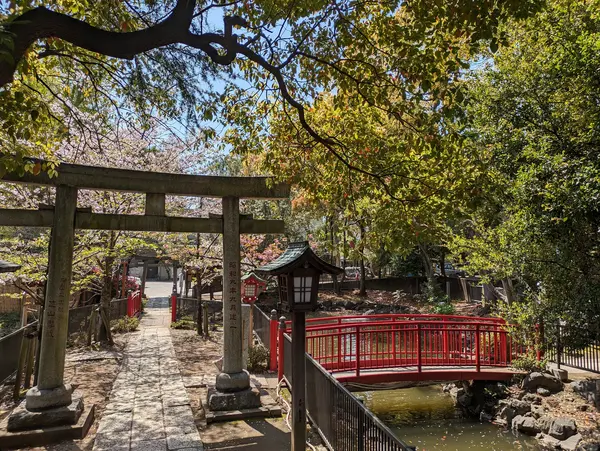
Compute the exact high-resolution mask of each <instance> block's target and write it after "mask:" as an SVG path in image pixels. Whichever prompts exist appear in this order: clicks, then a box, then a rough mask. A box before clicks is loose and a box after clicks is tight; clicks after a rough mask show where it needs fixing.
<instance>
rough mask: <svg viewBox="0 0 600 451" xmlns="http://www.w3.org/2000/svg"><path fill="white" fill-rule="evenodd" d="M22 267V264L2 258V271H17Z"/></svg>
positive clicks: (0, 265) (0, 267)
mask: <svg viewBox="0 0 600 451" xmlns="http://www.w3.org/2000/svg"><path fill="white" fill-rule="evenodd" d="M19 269H21V265H17V264H16V263H11V262H7V261H5V260H0V272H15V271H18V270H19Z"/></svg>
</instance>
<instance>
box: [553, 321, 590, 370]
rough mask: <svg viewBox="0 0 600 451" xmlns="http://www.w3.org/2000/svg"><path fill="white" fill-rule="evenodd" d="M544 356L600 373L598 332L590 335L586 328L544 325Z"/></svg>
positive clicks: (557, 361) (563, 363)
mask: <svg viewBox="0 0 600 451" xmlns="http://www.w3.org/2000/svg"><path fill="white" fill-rule="evenodd" d="M544 341H545V344H546V349H545V351H546V358H547V359H548V360H549V361H551V362H554V363H556V364H557V366H558V367H559V368H560V366H561V365H566V366H570V367H573V368H579V369H582V370H586V371H591V372H594V373H600V333H596V334H592V335H591V336H590V334H589V330H588V329H587V328H573V327H569V326H566V325H555V326H552V327H548V326H546V330H545V337H544Z"/></svg>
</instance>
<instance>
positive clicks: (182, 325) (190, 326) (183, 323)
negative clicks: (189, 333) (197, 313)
mask: <svg viewBox="0 0 600 451" xmlns="http://www.w3.org/2000/svg"><path fill="white" fill-rule="evenodd" d="M171 327H172V328H173V329H183V330H194V329H196V327H197V325H196V322H195V321H194V318H192V317H191V316H184V317H182V318H181V319H180V320H179V321H175V322H174V323H171Z"/></svg>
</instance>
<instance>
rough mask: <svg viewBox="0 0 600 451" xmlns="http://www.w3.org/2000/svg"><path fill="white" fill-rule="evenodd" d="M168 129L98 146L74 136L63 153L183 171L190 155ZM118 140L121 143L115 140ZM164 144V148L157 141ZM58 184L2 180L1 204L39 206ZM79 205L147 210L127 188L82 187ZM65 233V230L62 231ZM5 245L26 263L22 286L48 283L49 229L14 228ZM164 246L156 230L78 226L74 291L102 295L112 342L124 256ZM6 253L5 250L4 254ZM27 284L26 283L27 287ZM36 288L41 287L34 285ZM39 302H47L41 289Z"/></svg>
mask: <svg viewBox="0 0 600 451" xmlns="http://www.w3.org/2000/svg"><path fill="white" fill-rule="evenodd" d="M161 131H162V128H161V127H155V128H153V129H152V130H149V131H147V132H146V133H145V134H143V135H142V134H138V133H136V131H135V130H130V131H129V133H128V135H127V136H114V135H110V136H109V137H107V138H106V139H103V140H100V141H98V142H97V145H96V146H94V147H91V146H88V145H87V144H85V140H84V139H83V138H81V139H73V140H71V141H69V142H66V143H64V145H63V146H62V147H61V148H60V150H59V152H58V157H59V158H60V159H61V160H62V161H67V162H72V163H88V164H90V163H93V164H96V165H98V164H100V165H102V166H106V167H120V168H131V169H146V170H158V169H160V170H161V171H163V172H183V170H184V169H185V167H186V166H187V164H188V163H187V160H186V156H188V157H189V156H190V155H189V154H187V155H186V154H185V153H184V152H181V148H180V147H178V146H177V145H173V144H172V143H168V142H167V143H161V142H160V139H159V137H160V135H161ZM115 143H116V144H115ZM157 144H158V145H160V148H158V147H156V145H157ZM53 192H54V190H53V189H52V188H48V187H46V188H39V187H31V186H19V185H14V184H4V183H0V193H1V194H0V196H1V197H0V205H1V206H2V207H4V208H7V207H11V206H12V207H17V206H20V207H22V206H24V205H26V206H30V207H33V208H37V207H39V204H40V203H47V204H51V203H53V199H54V197H53ZM78 205H79V206H80V207H84V208H85V207H88V208H91V209H92V210H93V211H95V212H100V213H111V214H143V212H144V198H143V196H140V195H137V194H131V193H122V192H106V191H102V192H99V191H93V190H80V192H79V193H78ZM185 207H186V199H183V198H174V199H172V200H171V201H170V202H169V208H170V209H171V213H172V212H174V211H175V212H177V210H183V209H184V208H185ZM23 233H30V234H32V236H33V237H34V239H31V240H26V239H24V238H25V236H24V235H23ZM58 233H60V231H58ZM7 235H8V236H7V238H6V239H5V240H3V241H4V245H5V246H7V248H6V251H7V252H9V251H10V252H15V253H17V255H19V260H20V261H22V262H23V263H24V264H23V265H22V269H21V270H20V271H18V272H17V273H16V274H15V277H14V280H15V281H16V282H17V284H18V286H24V287H36V286H40V285H43V283H44V282H45V278H46V265H47V247H48V243H49V239H48V235H49V234H48V232H47V231H43V232H40V231H32V230H28V229H25V230H24V231H18V230H17V231H10V233H7ZM148 248H155V249H156V248H158V245H157V243H156V242H155V240H153V237H152V235H151V234H148V233H135V232H124V231H97V230H86V231H77V233H76V237H75V250H74V265H73V283H72V291H73V292H77V291H80V290H86V291H91V292H94V293H96V294H97V295H98V297H99V298H100V304H101V315H102V317H103V330H104V332H103V334H101V336H104V334H106V338H107V339H108V340H109V341H110V340H111V338H110V324H109V318H110V301H111V299H112V297H113V290H114V286H113V281H114V279H113V276H114V273H115V270H118V267H119V266H120V262H121V259H123V258H130V257H131V256H132V255H133V254H135V253H136V251H138V250H140V249H148ZM1 254H2V252H0V255H1ZM24 289H25V288H24ZM30 291H35V290H33V289H30ZM38 297H39V299H38V301H39V302H40V303H43V296H42V294H39V296H38Z"/></svg>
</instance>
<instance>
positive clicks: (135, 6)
mask: <svg viewBox="0 0 600 451" xmlns="http://www.w3.org/2000/svg"><path fill="white" fill-rule="evenodd" d="M541 4H542V2H541V1H540V0H528V1H513V0H503V1H497V0H482V1H479V2H476V3H473V2H471V1H466V0H464V1H463V0H459V1H456V2H453V3H452V4H449V3H447V2H435V3H432V2H430V1H426V0H414V1H410V2H400V1H390V2H387V1H385V2H374V3H373V2H371V3H370V2H354V1H352V2H351V1H344V0H342V1H339V2H337V1H334V2H331V3H323V2H319V1H315V0H302V1H296V0H294V1H284V2H273V1H272V0H260V1H253V2H243V1H241V0H239V1H238V0H234V1H232V2H217V3H210V2H204V1H195V0H177V1H174V0H171V1H169V0H167V1H163V2H156V1H155V0H146V1H143V0H133V1H125V2H119V1H115V0H111V1H103V2H93V3H89V2H86V1H65V0H55V1H52V2H46V6H41V5H39V6H38V4H37V3H36V4H35V5H31V2H30V1H29V0H15V1H12V2H10V3H9V5H8V7H7V6H4V7H2V9H1V10H0V14H1V15H2V17H1V18H0V20H1V21H2V22H1V24H2V25H1V29H0V89H1V92H0V119H1V120H2V121H3V127H2V130H3V133H2V136H1V141H2V144H3V150H4V151H5V152H10V156H7V155H4V156H3V158H1V159H0V167H1V168H2V170H6V169H14V168H15V167H19V164H21V165H22V163H19V159H18V157H20V156H23V155H40V154H44V155H47V156H51V155H52V154H53V153H54V145H55V143H57V142H59V141H60V140H61V139H62V138H63V137H64V135H68V134H70V133H72V132H73V130H77V129H78V130H81V129H83V128H84V124H83V123H82V122H81V121H80V120H79V115H80V113H85V112H86V111H89V110H94V109H98V108H97V105H98V104H102V105H108V106H112V107H113V110H114V112H113V113H112V116H113V118H114V117H118V118H119V120H121V121H123V122H127V121H129V120H130V119H131V117H132V114H133V115H137V116H139V117H140V118H142V119H143V120H146V121H149V120H152V119H153V118H159V119H162V120H164V119H171V120H180V119H181V118H184V119H183V120H182V122H183V123H184V124H185V126H186V127H187V126H191V127H192V128H195V127H197V126H199V125H200V122H201V121H202V120H203V119H205V120H212V119H213V118H214V117H215V115H216V114H217V113H219V112H220V113H221V118H222V120H223V121H224V123H229V122H231V121H233V122H235V123H237V124H240V125H242V126H244V127H245V128H247V129H252V130H253V131H254V132H255V133H253V136H252V137H253V138H254V139H258V137H259V136H260V129H261V123H260V120H259V119H260V118H261V117H264V116H265V115H266V113H267V112H268V111H269V110H270V109H271V108H273V107H277V106H281V105H286V106H287V107H288V108H291V109H292V110H293V112H294V115H293V119H294V120H296V121H298V123H299V124H300V125H301V126H302V128H304V130H306V132H307V133H308V134H309V135H310V136H311V137H312V138H313V139H314V140H315V141H316V142H318V143H319V144H320V145H322V146H323V147H324V148H326V149H327V151H328V152H329V153H330V154H331V155H332V156H333V157H334V158H336V159H337V160H338V161H339V162H340V163H342V164H344V165H345V166H347V167H348V168H350V169H351V170H353V171H356V172H358V173H362V174H367V175H369V176H370V177H372V178H374V179H375V180H377V182H378V184H379V185H380V187H381V188H382V189H383V190H385V191H386V192H387V193H388V195H390V196H391V197H392V198H395V197H396V194H395V192H394V190H393V189H392V188H390V187H389V186H388V180H387V177H386V176H384V175H382V174H378V173H376V172H372V171H370V169H369V168H368V167H364V166H363V165H362V164H360V163H358V164H356V163H351V162H350V161H348V160H347V159H346V158H345V155H344V151H345V150H344V148H343V146H340V143H339V142H337V141H336V140H333V139H331V138H329V137H327V136H326V135H322V134H320V133H318V132H317V131H316V124H315V123H314V122H313V121H311V120H310V118H308V117H307V114H306V107H305V106H306V105H307V104H310V103H311V102H312V101H314V100H315V98H316V97H317V95H318V93H320V92H322V90H323V89H331V88H335V89H336V90H337V91H338V92H340V93H345V94H347V95H349V96H352V97H353V98H354V99H361V100H362V101H365V102H367V103H368V104H370V105H372V106H374V107H376V108H379V109H381V110H383V111H386V112H387V113H388V114H390V115H391V116H393V117H394V118H395V119H396V120H397V121H398V122H399V123H401V124H403V125H404V126H406V127H411V128H414V129H415V130H417V131H418V132H419V133H420V134H421V135H422V136H423V137H425V136H427V135H429V134H431V133H432V132H435V134H437V130H438V128H439V122H440V118H441V117H443V116H444V115H449V116H452V115H453V114H455V112H454V110H453V104H454V102H455V100H457V99H459V98H460V96H461V94H460V91H459V89H457V86H456V85H455V83H453V82H454V80H455V78H456V77H457V76H458V75H459V74H460V72H461V71H462V70H463V69H464V68H465V67H468V64H469V63H468V58H469V55H471V54H473V52H476V51H477V50H478V49H479V48H480V46H481V45H483V46H488V45H490V46H491V47H492V48H496V47H497V45H498V41H501V40H502V38H503V36H502V35H501V34H499V33H498V26H499V25H500V24H502V23H503V22H504V21H505V20H506V19H507V18H510V17H526V16H529V15H531V14H533V13H534V12H535V11H536V10H538V9H539V8H540V6H541ZM215 17H216V18H220V19H221V21H220V23H219V24H217V23H215V19H214V18H215ZM215 80H217V81H218V82H217V83H216V84H215V86H219V88H218V89H216V88H213V81H215ZM241 80H243V81H241ZM222 82H224V83H225V85H224V86H225V87H224V88H221V86H223V84H222ZM261 99H264V100H265V101H264V102H258V101H257V100H261ZM424 99H425V100H430V101H438V102H439V105H438V107H437V109H436V111H435V112H433V113H432V112H429V114H428V113H427V112H426V111H423V109H422V101H423V100H424ZM112 122H114V121H110V120H109V117H108V116H105V120H104V121H101V122H99V124H100V125H101V126H100V127H99V128H100V129H101V130H99V132H100V133H102V132H103V129H105V128H106V127H108V126H109V125H110V124H111V123H112ZM204 132H205V134H206V135H207V136H211V135H213V134H214V130H210V129H204ZM52 138H53V139H52ZM15 156H16V157H17V160H16V161H15ZM27 169H28V170H38V168H29V167H27ZM393 175H394V174H392V176H393Z"/></svg>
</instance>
